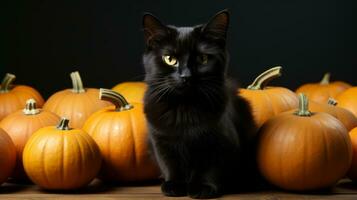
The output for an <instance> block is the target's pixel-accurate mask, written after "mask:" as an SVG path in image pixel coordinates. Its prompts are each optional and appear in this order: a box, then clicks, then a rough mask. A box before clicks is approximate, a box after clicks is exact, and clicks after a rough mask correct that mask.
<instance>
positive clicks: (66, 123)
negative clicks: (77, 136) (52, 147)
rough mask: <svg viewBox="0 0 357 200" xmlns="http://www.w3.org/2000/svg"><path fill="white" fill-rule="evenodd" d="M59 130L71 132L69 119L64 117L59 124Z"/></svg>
mask: <svg viewBox="0 0 357 200" xmlns="http://www.w3.org/2000/svg"><path fill="white" fill-rule="evenodd" d="M57 129H59V130H63V131H64V130H70V129H71V128H70V127H69V119H67V118H65V117H63V118H62V119H61V121H60V122H59V124H58V125H57Z"/></svg>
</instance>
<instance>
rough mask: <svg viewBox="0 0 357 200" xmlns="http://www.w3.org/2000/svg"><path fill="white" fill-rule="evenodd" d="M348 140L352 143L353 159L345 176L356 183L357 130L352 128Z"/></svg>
mask: <svg viewBox="0 0 357 200" xmlns="http://www.w3.org/2000/svg"><path fill="white" fill-rule="evenodd" d="M350 138H351V142H352V149H353V153H352V154H353V158H352V164H351V167H350V169H349V171H348V173H347V176H348V178H350V179H352V180H354V181H357V128H354V129H352V130H351V131H350Z"/></svg>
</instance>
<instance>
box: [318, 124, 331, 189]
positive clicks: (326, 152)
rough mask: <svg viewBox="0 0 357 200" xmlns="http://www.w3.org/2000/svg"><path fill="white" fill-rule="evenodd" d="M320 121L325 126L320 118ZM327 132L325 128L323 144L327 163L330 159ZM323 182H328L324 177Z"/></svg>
mask: <svg viewBox="0 0 357 200" xmlns="http://www.w3.org/2000/svg"><path fill="white" fill-rule="evenodd" d="M319 122H320V126H321V127H323V126H322V123H321V121H320V120H319ZM326 134H327V132H326V129H323V130H322V138H323V140H324V145H323V146H324V153H323V155H324V157H325V163H326V164H328V163H329V162H330V161H329V150H328V146H327V144H328V141H327V138H326ZM324 178H326V176H324ZM323 182H326V181H325V180H324V179H323Z"/></svg>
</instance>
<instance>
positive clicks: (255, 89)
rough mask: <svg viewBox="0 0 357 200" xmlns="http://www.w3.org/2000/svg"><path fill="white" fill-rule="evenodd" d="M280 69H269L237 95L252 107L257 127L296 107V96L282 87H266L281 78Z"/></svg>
mask: <svg viewBox="0 0 357 200" xmlns="http://www.w3.org/2000/svg"><path fill="white" fill-rule="evenodd" d="M281 70H282V68H281V67H274V68H271V69H269V70H267V71H265V72H263V73H262V74H260V75H259V76H258V77H257V78H256V79H255V80H254V82H253V83H252V84H251V85H249V86H248V88H247V89H240V90H239V93H240V95H241V96H242V97H244V98H245V99H247V100H248V101H249V103H250V105H251V106H252V109H253V116H254V119H255V122H256V125H257V126H258V127H261V126H262V125H263V123H264V122H265V121H267V120H268V119H269V118H271V117H273V116H275V115H277V114H279V113H281V112H284V111H288V110H291V109H294V108H297V107H298V98H297V96H296V94H295V93H294V92H292V91H290V90H289V89H287V88H284V87H267V84H268V83H269V82H270V81H271V80H272V79H275V78H277V77H279V76H281Z"/></svg>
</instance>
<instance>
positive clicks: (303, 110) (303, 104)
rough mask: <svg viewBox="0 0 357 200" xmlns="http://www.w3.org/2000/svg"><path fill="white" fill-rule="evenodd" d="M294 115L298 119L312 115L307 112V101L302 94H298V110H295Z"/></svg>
mask: <svg viewBox="0 0 357 200" xmlns="http://www.w3.org/2000/svg"><path fill="white" fill-rule="evenodd" d="M294 114H295V115H298V116H300V117H309V116H311V115H312V114H311V112H310V111H309V99H308V98H307V96H306V95H305V94H303V93H300V94H299V110H297V111H296V112H295V113H294Z"/></svg>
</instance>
